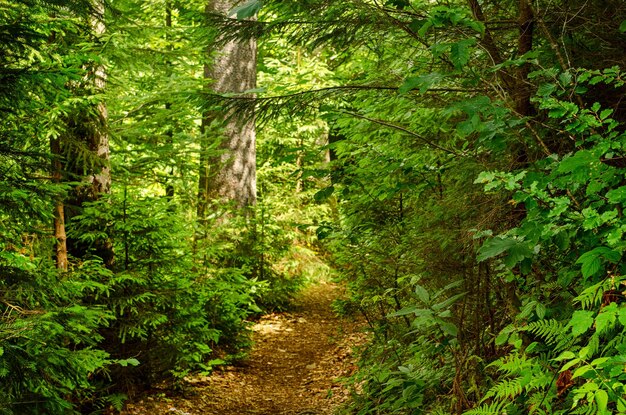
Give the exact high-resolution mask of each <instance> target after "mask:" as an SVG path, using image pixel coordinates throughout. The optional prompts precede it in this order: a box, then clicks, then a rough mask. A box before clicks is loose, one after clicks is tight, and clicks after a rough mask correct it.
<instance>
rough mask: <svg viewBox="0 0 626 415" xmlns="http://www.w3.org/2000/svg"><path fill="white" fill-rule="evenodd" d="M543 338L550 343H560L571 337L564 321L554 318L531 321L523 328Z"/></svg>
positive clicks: (551, 344)
mask: <svg viewBox="0 0 626 415" xmlns="http://www.w3.org/2000/svg"><path fill="white" fill-rule="evenodd" d="M521 330H522V331H527V332H530V333H532V334H534V335H536V336H539V337H540V338H542V339H543V340H544V341H545V342H546V343H547V344H548V345H550V346H554V345H560V344H562V343H564V342H566V341H567V340H568V339H570V336H569V335H568V334H567V333H566V330H565V327H564V325H563V323H562V322H560V321H558V320H554V319H549V320H539V321H533V322H532V323H529V324H528V325H527V326H525V327H523V328H522V329H521Z"/></svg>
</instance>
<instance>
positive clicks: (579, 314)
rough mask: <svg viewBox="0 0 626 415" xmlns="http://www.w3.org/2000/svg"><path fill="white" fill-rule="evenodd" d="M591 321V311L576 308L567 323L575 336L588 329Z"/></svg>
mask: <svg viewBox="0 0 626 415" xmlns="http://www.w3.org/2000/svg"><path fill="white" fill-rule="evenodd" d="M593 321H594V320H593V312H592V311H588V310H576V311H574V314H572V318H571V320H570V322H569V324H568V325H569V326H570V327H571V328H572V334H573V335H574V336H575V337H577V336H580V335H581V334H583V333H585V332H586V331H587V330H589V328H590V327H591V325H592V324H593Z"/></svg>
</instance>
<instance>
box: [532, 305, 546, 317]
mask: <svg viewBox="0 0 626 415" xmlns="http://www.w3.org/2000/svg"><path fill="white" fill-rule="evenodd" d="M535 312H536V313H537V317H539V318H540V319H542V320H543V318H544V317H545V316H546V306H545V305H543V304H541V303H537V305H536V306H535Z"/></svg>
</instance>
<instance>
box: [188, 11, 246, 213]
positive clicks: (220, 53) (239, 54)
mask: <svg viewBox="0 0 626 415" xmlns="http://www.w3.org/2000/svg"><path fill="white" fill-rule="evenodd" d="M235 6H236V2H233V1H224V0H216V1H210V2H209V3H208V5H207V7H206V13H207V14H209V15H220V16H227V15H228V14H229V13H230V12H231V10H232V9H233V8H234V7H235ZM208 54H209V56H210V57H211V58H212V59H213V60H212V62H210V63H207V64H205V67H204V77H205V79H206V81H207V82H208V83H209V85H207V89H209V90H211V91H212V92H213V93H215V94H231V95H232V94H234V95H241V94H242V93H245V92H246V91H250V90H253V89H254V88H255V87H256V40H255V39H254V38H249V39H245V40H240V39H235V40H226V39H224V38H222V37H220V35H219V34H218V35H217V38H216V43H215V45H214V46H213V47H210V48H209V50H208ZM202 130H203V135H204V137H203V141H202V144H203V147H202V150H201V160H200V177H199V182H198V188H199V191H198V217H199V218H202V217H204V215H205V213H206V212H205V210H206V208H207V206H208V204H209V203H212V202H218V203H223V202H232V203H234V205H235V206H236V207H238V208H240V209H243V208H246V207H250V206H252V205H254V203H255V201H256V139H255V137H256V133H255V126H254V117H253V116H251V115H250V114H247V115H243V116H242V115H241V114H239V113H237V112H233V111H227V112H223V111H221V110H219V109H215V108H212V109H209V110H207V111H206V112H205V113H204V114H203V117H202ZM212 135H217V137H218V141H219V149H220V151H221V154H220V155H219V156H218V157H207V153H208V142H207V140H208V139H209V138H210V137H211V136H212Z"/></svg>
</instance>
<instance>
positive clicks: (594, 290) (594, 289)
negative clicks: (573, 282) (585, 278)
mask: <svg viewBox="0 0 626 415" xmlns="http://www.w3.org/2000/svg"><path fill="white" fill-rule="evenodd" d="M612 283H613V282H612V281H611V280H610V279H606V280H604V281H600V282H599V283H597V284H594V285H592V286H590V287H587V288H585V289H584V290H583V292H581V293H580V294H579V295H578V297H576V298H574V304H576V303H578V304H580V306H581V307H582V308H583V309H585V310H589V309H592V308H595V307H598V306H599V305H600V303H601V302H602V293H603V292H604V291H605V290H609V289H611V284H612Z"/></svg>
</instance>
